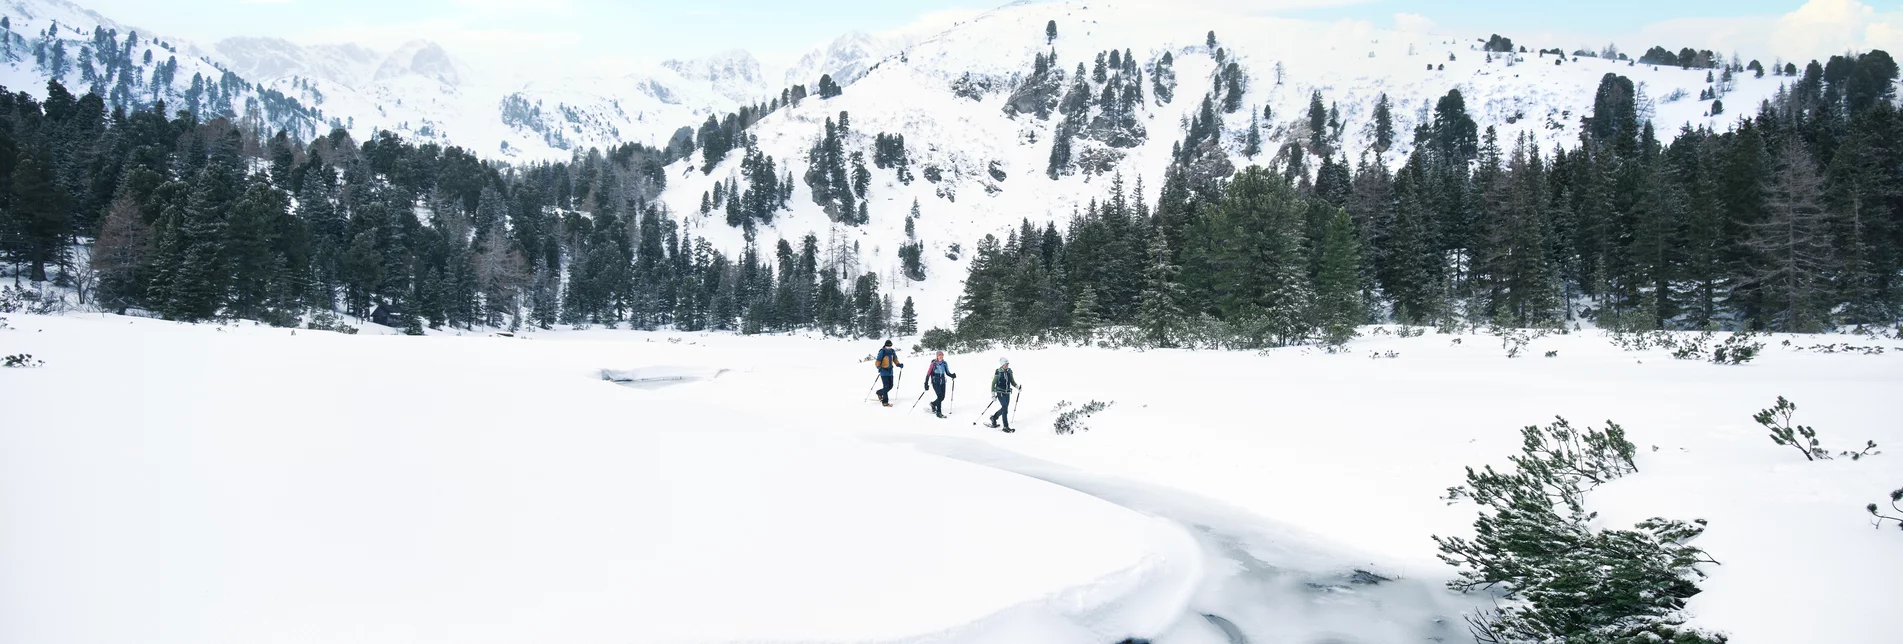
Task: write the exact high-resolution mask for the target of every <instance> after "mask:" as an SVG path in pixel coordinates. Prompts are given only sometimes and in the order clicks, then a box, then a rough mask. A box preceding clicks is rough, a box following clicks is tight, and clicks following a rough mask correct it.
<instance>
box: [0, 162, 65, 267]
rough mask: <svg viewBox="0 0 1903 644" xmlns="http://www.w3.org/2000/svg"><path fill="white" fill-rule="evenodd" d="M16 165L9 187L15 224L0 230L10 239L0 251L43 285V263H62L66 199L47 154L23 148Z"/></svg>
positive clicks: (63, 261)
mask: <svg viewBox="0 0 1903 644" xmlns="http://www.w3.org/2000/svg"><path fill="white" fill-rule="evenodd" d="M16 163H17V165H15V166H14V168H13V183H12V186H11V187H12V192H13V203H12V204H11V205H12V208H11V210H12V211H13V212H12V213H11V214H12V216H13V218H14V219H15V221H14V222H12V224H11V225H9V226H7V228H10V229H11V230H4V231H0V234H5V235H6V236H7V237H10V238H12V239H11V240H6V241H7V244H6V245H7V246H8V247H9V248H5V249H0V250H6V251H7V254H9V255H12V256H13V258H14V259H15V260H16V261H24V262H26V263H27V264H28V273H27V279H30V280H32V281H35V282H44V281H46V279H47V278H46V266H47V264H53V265H55V266H59V265H64V264H65V263H66V251H67V249H66V240H67V235H68V231H69V229H70V227H71V223H72V222H71V216H70V214H69V206H68V203H69V201H70V198H69V197H68V193H67V192H66V191H65V189H63V188H62V187H61V186H60V185H59V177H58V175H57V169H56V167H55V164H54V160H53V155H52V154H51V153H49V152H48V151H46V150H44V149H38V150H36V149H32V148H27V149H23V150H21V151H20V154H19V160H18V161H17V162H16Z"/></svg>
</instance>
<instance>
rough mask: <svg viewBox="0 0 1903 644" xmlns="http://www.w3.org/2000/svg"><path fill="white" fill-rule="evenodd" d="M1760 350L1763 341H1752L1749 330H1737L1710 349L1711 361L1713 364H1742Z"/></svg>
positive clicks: (1756, 355)
mask: <svg viewBox="0 0 1903 644" xmlns="http://www.w3.org/2000/svg"><path fill="white" fill-rule="evenodd" d="M1762 350H1764V343H1763V342H1754V341H1752V340H1751V334H1750V333H1749V332H1745V331H1739V332H1737V333H1733V334H1731V337H1729V338H1725V341H1724V343H1723V344H1720V345H1718V347H1717V348H1714V349H1712V350H1711V361H1712V363H1713V364H1744V363H1747V362H1750V361H1751V359H1752V358H1756V357H1758V352H1759V351H1762Z"/></svg>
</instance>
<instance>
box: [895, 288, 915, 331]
mask: <svg viewBox="0 0 1903 644" xmlns="http://www.w3.org/2000/svg"><path fill="white" fill-rule="evenodd" d="M897 330H898V332H899V335H912V334H915V333H918V310H917V309H915V308H913V307H912V298H911V296H909V295H908V296H906V298H905V306H904V307H902V308H900V309H899V328H898V329H897Z"/></svg>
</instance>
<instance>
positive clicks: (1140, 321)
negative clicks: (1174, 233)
mask: <svg viewBox="0 0 1903 644" xmlns="http://www.w3.org/2000/svg"><path fill="white" fill-rule="evenodd" d="M1148 256H1149V264H1148V266H1147V267H1146V268H1145V269H1144V270H1143V293H1142V294H1141V295H1139V296H1138V298H1137V299H1138V301H1139V302H1140V304H1139V305H1138V308H1137V320H1136V322H1137V328H1138V329H1139V330H1141V331H1142V332H1143V337H1144V339H1145V340H1146V341H1148V342H1149V343H1151V344H1153V345H1155V346H1159V347H1169V346H1175V341H1176V335H1177V331H1176V330H1177V329H1178V328H1179V327H1180V326H1181V325H1182V320H1183V308H1182V305H1181V302H1182V299H1183V286H1182V285H1181V284H1179V283H1177V276H1178V275H1179V274H1181V273H1182V268H1181V267H1178V266H1176V265H1175V264H1172V263H1170V262H1171V261H1172V258H1171V255H1170V247H1169V240H1168V239H1166V238H1165V237H1164V236H1163V235H1160V234H1159V235H1152V236H1151V240H1150V248H1149V252H1148Z"/></svg>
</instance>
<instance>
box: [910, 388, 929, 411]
mask: <svg viewBox="0 0 1903 644" xmlns="http://www.w3.org/2000/svg"><path fill="white" fill-rule="evenodd" d="M929 393H932V390H931V389H930V388H927V389H926V390H925V391H921V392H919V393H918V397H917V398H914V399H912V408H913V409H918V403H919V401H921V400H925V394H929Z"/></svg>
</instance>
